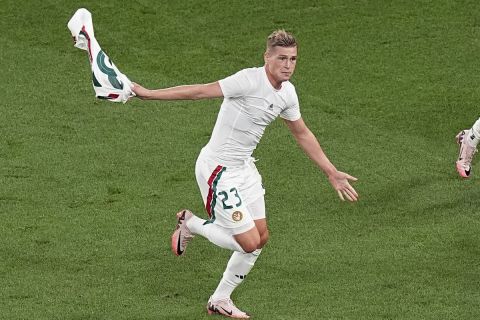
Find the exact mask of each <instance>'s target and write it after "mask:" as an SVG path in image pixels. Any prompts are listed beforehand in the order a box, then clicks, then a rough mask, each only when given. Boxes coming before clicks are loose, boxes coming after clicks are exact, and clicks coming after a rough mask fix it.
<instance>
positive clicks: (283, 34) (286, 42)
mask: <svg viewBox="0 0 480 320" xmlns="http://www.w3.org/2000/svg"><path fill="white" fill-rule="evenodd" d="M296 46H297V40H295V37H294V36H293V35H292V34H291V33H290V32H287V31H285V30H284V29H278V30H275V31H273V32H272V34H271V35H269V36H268V38H267V51H270V50H272V49H273V48H275V47H284V48H291V47H296Z"/></svg>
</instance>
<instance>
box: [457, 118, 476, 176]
mask: <svg viewBox="0 0 480 320" xmlns="http://www.w3.org/2000/svg"><path fill="white" fill-rule="evenodd" d="M456 139H457V143H458V144H459V146H460V151H459V154H458V159H457V162H456V167H457V171H458V173H459V174H460V176H461V177H463V178H468V177H469V176H470V173H471V169H472V160H473V156H474V155H475V153H476V151H477V145H478V143H479V141H480V119H478V120H477V121H476V122H475V124H474V125H473V127H472V128H471V129H466V130H462V131H460V132H459V133H458V134H457V136H456Z"/></svg>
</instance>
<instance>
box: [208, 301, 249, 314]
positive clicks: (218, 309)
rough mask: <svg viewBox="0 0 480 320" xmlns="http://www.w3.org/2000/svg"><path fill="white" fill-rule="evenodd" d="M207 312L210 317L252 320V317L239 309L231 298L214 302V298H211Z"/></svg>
mask: <svg viewBox="0 0 480 320" xmlns="http://www.w3.org/2000/svg"><path fill="white" fill-rule="evenodd" d="M207 311H208V314H210V315H212V314H220V315H222V316H225V317H229V318H235V319H250V315H248V314H247V313H246V312H243V311H242V310H240V309H238V308H237V307H236V306H235V305H234V304H233V301H232V299H230V298H226V299H222V300H217V301H213V300H212V297H210V299H209V300H208V304H207Z"/></svg>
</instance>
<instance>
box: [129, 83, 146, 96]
mask: <svg viewBox="0 0 480 320" xmlns="http://www.w3.org/2000/svg"><path fill="white" fill-rule="evenodd" d="M132 91H133V93H135V95H136V96H137V97H138V98H140V99H147V98H148V96H149V94H150V90H148V89H145V88H144V87H142V86H141V85H139V84H138V83H135V82H132Z"/></svg>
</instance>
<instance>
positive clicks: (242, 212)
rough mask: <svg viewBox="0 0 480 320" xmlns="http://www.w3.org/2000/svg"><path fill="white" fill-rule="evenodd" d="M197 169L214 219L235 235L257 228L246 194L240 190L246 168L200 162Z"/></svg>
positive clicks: (205, 202) (202, 190)
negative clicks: (248, 207) (239, 168)
mask: <svg viewBox="0 0 480 320" xmlns="http://www.w3.org/2000/svg"><path fill="white" fill-rule="evenodd" d="M196 172H197V182H198V185H199V187H200V190H201V192H202V198H203V201H204V204H205V210H206V211H207V214H208V216H209V221H210V222H211V223H215V224H217V225H219V226H221V227H223V228H226V229H228V232H229V233H230V234H232V235H236V234H241V233H244V232H247V231H249V230H250V229H252V228H255V223H254V222H253V218H252V216H251V215H250V212H249V211H248V209H247V206H246V202H245V200H244V199H245V197H244V196H243V195H242V193H241V192H240V189H241V185H242V183H243V181H244V177H243V175H242V174H243V171H242V170H238V169H236V168H227V167H223V166H219V165H208V164H205V163H203V164H202V163H200V164H199V165H197V168H196Z"/></svg>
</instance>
